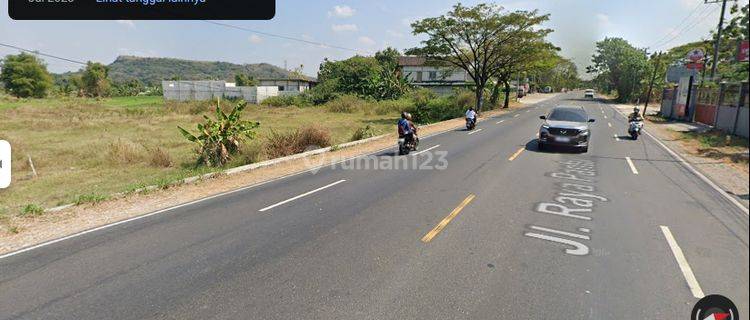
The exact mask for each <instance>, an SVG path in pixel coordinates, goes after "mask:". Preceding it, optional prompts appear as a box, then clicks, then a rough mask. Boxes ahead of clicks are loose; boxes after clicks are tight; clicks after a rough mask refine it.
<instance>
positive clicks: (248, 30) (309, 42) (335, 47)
mask: <svg viewBox="0 0 750 320" xmlns="http://www.w3.org/2000/svg"><path fill="white" fill-rule="evenodd" d="M200 21H202V22H205V23H208V24H213V25H217V26H222V27H226V28H231V29H237V30H242V31H247V32H252V33H256V34H260V35H264V36H267V37H274V38H279V39H285V40H291V41H297V42H301V43H305V44H310V45H314V46H319V47H326V48H332V49H339V50H344V51H351V52H356V53H366V54H372V52H370V51H367V50H359V49H353V48H347V47H342V46H337V45H331V44H327V43H323V42H318V41H312V40H305V39H300V38H295V37H290V36H285V35H280V34H275V33H270V32H265V31H258V30H255V29H250V28H246V27H242V26H238V25H234V24H229V23H225V22H218V21H212V20H200Z"/></svg>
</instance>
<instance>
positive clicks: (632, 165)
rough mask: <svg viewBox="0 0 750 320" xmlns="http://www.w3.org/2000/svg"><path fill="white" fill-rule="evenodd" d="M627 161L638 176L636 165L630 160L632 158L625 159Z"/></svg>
mask: <svg viewBox="0 0 750 320" xmlns="http://www.w3.org/2000/svg"><path fill="white" fill-rule="evenodd" d="M625 160H626V161H627V162H628V165H629V166H630V171H633V174H638V169H636V168H635V164H633V160H630V157H625Z"/></svg>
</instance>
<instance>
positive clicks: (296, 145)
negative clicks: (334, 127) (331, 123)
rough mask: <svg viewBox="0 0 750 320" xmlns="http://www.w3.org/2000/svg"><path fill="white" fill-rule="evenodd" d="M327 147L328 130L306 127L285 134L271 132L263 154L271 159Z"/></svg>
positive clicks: (329, 135) (329, 139) (328, 142)
mask: <svg viewBox="0 0 750 320" xmlns="http://www.w3.org/2000/svg"><path fill="white" fill-rule="evenodd" d="M329 146H331V133H330V131H329V130H328V129H325V128H322V127H318V126H307V127H304V128H302V129H298V130H294V131H290V132H285V133H280V132H274V131H272V132H271V134H270V135H269V136H268V137H267V141H266V144H265V153H266V155H268V157H270V158H272V159H273V158H280V157H286V156H290V155H293V154H297V153H302V152H305V151H307V150H312V149H318V148H323V147H329Z"/></svg>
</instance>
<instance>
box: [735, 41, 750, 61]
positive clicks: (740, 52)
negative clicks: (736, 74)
mask: <svg viewBox="0 0 750 320" xmlns="http://www.w3.org/2000/svg"><path fill="white" fill-rule="evenodd" d="M749 57H750V43H748V40H742V41H740V44H739V47H738V48H737V61H739V62H748V61H749V60H750V59H748V58H749Z"/></svg>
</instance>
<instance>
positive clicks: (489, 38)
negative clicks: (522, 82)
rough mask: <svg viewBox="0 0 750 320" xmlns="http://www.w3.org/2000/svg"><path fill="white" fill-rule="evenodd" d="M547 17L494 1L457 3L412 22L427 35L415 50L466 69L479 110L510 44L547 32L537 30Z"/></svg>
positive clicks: (416, 28)
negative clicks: (507, 8) (509, 9)
mask: <svg viewBox="0 0 750 320" xmlns="http://www.w3.org/2000/svg"><path fill="white" fill-rule="evenodd" d="M548 19H549V16H548V15H539V14H538V12H537V11H530V12H529V11H515V12H505V11H503V8H502V7H500V6H498V5H494V4H486V3H482V4H478V5H476V6H474V7H465V6H463V5H461V4H456V5H455V6H453V9H452V10H450V11H449V12H448V13H446V14H445V15H442V16H439V17H434V18H426V19H422V20H419V21H416V22H414V23H412V29H413V34H414V35H418V36H426V37H427V39H426V40H424V41H422V47H421V48H418V50H413V52H419V53H421V54H422V55H424V56H426V57H427V58H428V59H429V60H430V61H435V62H436V63H440V64H444V65H448V66H451V67H455V68H458V69H462V70H464V71H466V73H467V74H468V75H469V77H470V78H471V79H472V80H473V82H474V89H475V96H476V101H477V102H476V107H477V110H481V109H482V105H483V102H484V90H485V88H486V86H487V84H488V82H489V81H490V79H492V78H494V77H496V76H497V75H498V74H499V73H500V71H501V70H502V69H503V68H504V67H505V66H506V65H505V62H504V60H503V59H507V55H506V52H507V51H508V49H509V47H511V46H513V45H516V43H514V42H518V39H519V37H523V36H524V35H526V34H528V33H529V32H531V33H534V32H541V33H545V32H546V33H548V31H547V30H545V29H542V30H541V31H540V30H539V29H538V26H539V25H540V24H541V23H543V22H544V21H547V20H548Z"/></svg>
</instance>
